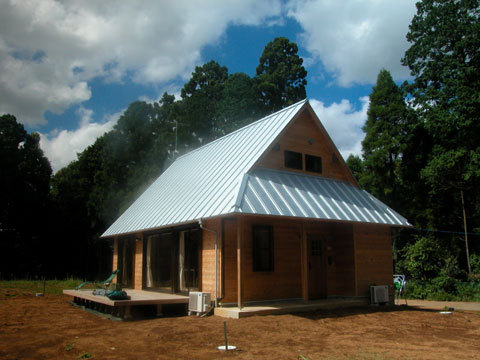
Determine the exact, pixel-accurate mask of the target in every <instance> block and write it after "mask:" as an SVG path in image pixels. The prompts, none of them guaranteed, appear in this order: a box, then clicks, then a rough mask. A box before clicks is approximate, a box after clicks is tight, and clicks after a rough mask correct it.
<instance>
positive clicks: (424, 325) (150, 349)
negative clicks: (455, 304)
mask: <svg viewBox="0 0 480 360" xmlns="http://www.w3.org/2000/svg"><path fill="white" fill-rule="evenodd" d="M67 300H68V298H67V297H65V296H63V295H46V296H45V297H35V296H32V295H30V294H15V293H12V292H11V291H10V292H9V290H8V289H2V293H1V294H0V359H4V360H5V359H79V358H89V357H91V358H93V359H216V358H232V359H304V358H306V359H310V360H313V359H478V358H480V340H479V339H480V314H478V313H473V312H470V313H469V312H453V313H452V314H450V315H443V314H440V313H439V312H438V311H425V310H415V309H413V308H407V307H392V308H367V309H350V310H341V311H319V312H315V313H309V314H297V315H278V316H256V317H251V318H244V319H240V320H232V319H228V320H226V321H227V326H228V334H229V342H230V344H232V345H235V346H237V348H238V350H237V351H229V352H228V353H225V352H220V351H219V350H217V346H219V345H222V344H223V322H224V321H225V320H224V319H222V318H218V317H208V318H199V317H196V316H190V317H187V316H184V317H166V318H158V319H151V320H139V321H133V322H115V321H111V320H107V319H104V318H101V317H99V316H97V315H94V314H92V313H89V312H86V311H82V310H80V309H78V308H75V307H73V306H72V305H70V304H68V303H67Z"/></svg>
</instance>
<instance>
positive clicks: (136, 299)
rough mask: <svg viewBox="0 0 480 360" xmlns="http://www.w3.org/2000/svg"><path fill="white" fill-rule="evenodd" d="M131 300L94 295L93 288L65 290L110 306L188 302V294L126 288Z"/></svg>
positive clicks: (78, 296) (69, 293)
mask: <svg viewBox="0 0 480 360" xmlns="http://www.w3.org/2000/svg"><path fill="white" fill-rule="evenodd" d="M124 290H125V291H126V293H127V295H128V296H130V300H110V299H109V298H108V297H106V296H98V295H93V290H63V293H64V294H65V295H69V296H73V297H76V298H80V299H84V300H89V301H93V302H96V303H100V304H104V305H109V306H130V305H132V306H133V305H164V304H187V303H188V296H184V295H177V294H165V293H160V292H154V291H144V290H134V289H124Z"/></svg>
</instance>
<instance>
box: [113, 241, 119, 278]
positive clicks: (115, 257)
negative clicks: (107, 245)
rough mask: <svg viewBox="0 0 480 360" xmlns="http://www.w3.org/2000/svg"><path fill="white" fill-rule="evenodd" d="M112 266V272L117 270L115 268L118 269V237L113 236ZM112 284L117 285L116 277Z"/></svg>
mask: <svg viewBox="0 0 480 360" xmlns="http://www.w3.org/2000/svg"><path fill="white" fill-rule="evenodd" d="M112 263H113V266H112V268H113V269H112V272H113V271H115V270H117V267H118V237H116V236H115V238H114V239H113V261H112ZM113 283H114V284H116V283H117V277H115V278H114V279H113Z"/></svg>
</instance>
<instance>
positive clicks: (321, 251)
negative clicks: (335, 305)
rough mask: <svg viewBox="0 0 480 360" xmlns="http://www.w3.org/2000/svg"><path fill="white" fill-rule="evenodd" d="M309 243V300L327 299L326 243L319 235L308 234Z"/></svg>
mask: <svg viewBox="0 0 480 360" xmlns="http://www.w3.org/2000/svg"><path fill="white" fill-rule="evenodd" d="M307 243H308V268H309V273H308V298H309V299H310V300H315V299H320V298H325V297H327V257H326V255H327V254H326V252H327V251H326V250H327V246H326V241H325V239H324V238H322V237H321V236H319V235H314V234H307Z"/></svg>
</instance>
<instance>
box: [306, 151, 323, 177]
mask: <svg viewBox="0 0 480 360" xmlns="http://www.w3.org/2000/svg"><path fill="white" fill-rule="evenodd" d="M317 159H318V160H319V161H320V171H317V170H315V169H313V168H310V169H309V167H308V164H309V163H310V164H311V162H310V161H313V163H315V161H316V160H317ZM305 171H308V172H314V173H317V174H321V173H322V172H323V161H322V157H321V156H317V155H311V154H305Z"/></svg>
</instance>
